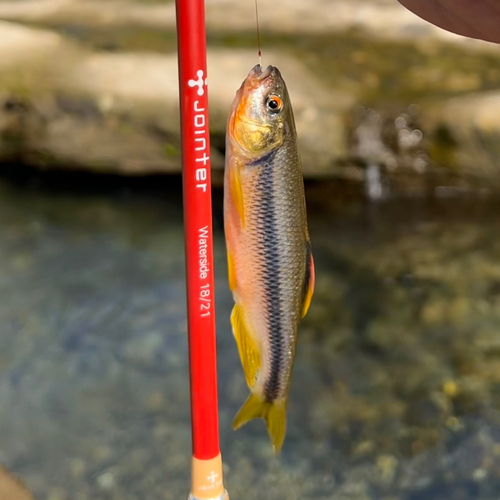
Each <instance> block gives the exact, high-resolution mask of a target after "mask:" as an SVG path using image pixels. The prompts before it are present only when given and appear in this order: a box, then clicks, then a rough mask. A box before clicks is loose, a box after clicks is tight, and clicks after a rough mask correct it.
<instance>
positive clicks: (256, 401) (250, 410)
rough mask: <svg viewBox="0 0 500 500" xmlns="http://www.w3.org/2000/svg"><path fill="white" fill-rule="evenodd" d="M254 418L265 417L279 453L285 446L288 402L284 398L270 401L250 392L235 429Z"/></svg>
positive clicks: (234, 425) (268, 430)
mask: <svg viewBox="0 0 500 500" xmlns="http://www.w3.org/2000/svg"><path fill="white" fill-rule="evenodd" d="M254 418H263V419H264V420H265V422H266V426H267V432H268V434H269V437H270V438H271V444H272V445H273V449H274V451H275V452H276V453H277V452H279V451H280V450H281V447H282V446H283V441H284V440H285V434H286V402H285V400H284V399H280V400H276V401H273V402H272V403H268V402H266V401H263V400H262V398H261V397H260V396H258V395H257V394H253V393H252V394H250V396H249V397H248V399H247V400H246V401H245V403H244V404H243V406H242V407H241V408H240V411H239V412H238V413H237V415H236V417H235V418H234V421H233V429H235V430H236V429H239V428H240V427H241V426H242V425H245V424H246V423H247V422H248V421H250V420H253V419H254Z"/></svg>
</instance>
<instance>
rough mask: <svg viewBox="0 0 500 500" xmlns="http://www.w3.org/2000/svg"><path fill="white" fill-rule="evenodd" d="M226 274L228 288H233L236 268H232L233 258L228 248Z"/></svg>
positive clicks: (234, 286)
mask: <svg viewBox="0 0 500 500" xmlns="http://www.w3.org/2000/svg"><path fill="white" fill-rule="evenodd" d="M227 274H228V281H229V289H230V290H234V289H235V288H236V270H235V268H234V258H233V255H232V253H231V251H230V250H229V249H228V250H227Z"/></svg>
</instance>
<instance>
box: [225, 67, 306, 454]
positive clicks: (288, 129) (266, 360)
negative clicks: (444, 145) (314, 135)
mask: <svg viewBox="0 0 500 500" xmlns="http://www.w3.org/2000/svg"><path fill="white" fill-rule="evenodd" d="M224 229H225V236H226V247H227V259H228V272H229V287H230V289H231V290H232V293H233V298H234V301H235V305H234V308H233V311H232V314H231V324H232V328H233V334H234V336H235V338H236V342H237V345H238V351H239V355H240V359H241V363H242V365H243V370H244V373H245V379H246V383H247V385H248V387H249V389H250V396H249V398H248V399H247V401H246V402H245V403H244V405H243V406H242V407H241V409H240V411H239V412H238V414H237V415H236V417H235V419H234V422H233V428H234V429H238V428H239V427H241V426H242V425H243V424H245V423H246V422H248V421H249V420H252V419H254V418H263V419H264V420H265V422H266V425H267V430H268V433H269V436H270V438H271V443H272V445H273V448H274V449H275V451H279V450H280V449H281V447H282V445H283V441H284V439H285V434H286V411H287V404H288V393H289V388H290V380H291V376H292V369H293V364H294V360H295V353H296V348H297V338H298V330H299V323H300V321H301V319H302V318H303V317H304V316H305V314H306V313H307V310H308V308H309V305H310V303H311V299H312V295H313V290H314V262H313V256H312V252H311V242H310V239H309V230H308V226H307V217H306V203H305V196H304V179H303V175H302V167H301V162H300V156H299V151H298V148H297V133H296V129H295V121H294V116H293V111H292V106H291V103H290V97H289V95H288V91H287V88H286V85H285V82H284V80H283V78H282V76H281V73H280V72H279V70H278V69H277V68H276V67H273V66H269V67H268V68H267V69H266V70H263V69H262V67H261V66H260V64H258V65H256V66H255V67H254V68H253V69H252V70H251V71H250V73H249V74H248V76H247V78H246V79H245V81H244V82H243V84H242V85H241V87H240V89H239V90H238V91H237V93H236V97H235V99H234V101H233V104H232V107H231V111H230V114H229V119H228V124H227V135H226V165H225V173H224Z"/></svg>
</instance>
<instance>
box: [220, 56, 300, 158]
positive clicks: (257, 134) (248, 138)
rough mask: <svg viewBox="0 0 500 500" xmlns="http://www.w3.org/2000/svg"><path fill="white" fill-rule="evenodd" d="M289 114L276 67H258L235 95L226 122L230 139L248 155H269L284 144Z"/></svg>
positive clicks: (287, 98) (286, 94) (285, 96)
mask: <svg viewBox="0 0 500 500" xmlns="http://www.w3.org/2000/svg"><path fill="white" fill-rule="evenodd" d="M291 112H292V111H291V106H290V98H289V96H288V92H287V88H286V85H285V82H284V80H283V78H282V76H281V73H280V72H279V70H278V68H276V67H274V66H268V67H267V68H266V69H265V70H263V69H262V67H261V66H260V64H257V65H256V66H255V67H254V68H252V70H251V71H250V73H249V74H248V76H247V77H246V79H245V81H244V82H243V83H242V85H241V87H240V88H239V90H238V91H237V92H236V96H235V98H234V101H233V105H232V107H231V112H230V116H229V122H228V134H229V137H230V138H231V140H232V141H234V142H236V144H237V145H238V147H239V148H240V149H241V150H242V151H243V152H244V153H246V154H247V155H248V156H251V157H258V156H261V155H263V154H266V153H269V152H270V151H272V150H274V149H275V148H277V147H278V146H280V145H281V144H282V143H283V140H284V137H285V133H286V124H287V123H288V122H290V120H288V117H289V116H291ZM292 122H293V120H292Z"/></svg>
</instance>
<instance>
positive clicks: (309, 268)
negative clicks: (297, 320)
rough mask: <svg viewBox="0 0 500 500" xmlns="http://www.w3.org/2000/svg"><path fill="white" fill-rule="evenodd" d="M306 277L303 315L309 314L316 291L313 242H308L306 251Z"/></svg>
mask: <svg viewBox="0 0 500 500" xmlns="http://www.w3.org/2000/svg"><path fill="white" fill-rule="evenodd" d="M306 259H307V261H306V279H305V284H304V300H303V303H302V304H303V305H302V317H304V316H305V315H306V314H307V311H308V310H309V306H310V305H311V300H312V296H313V293H314V282H315V274H314V259H313V255H312V250H311V244H310V243H308V248H307V253H306Z"/></svg>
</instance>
